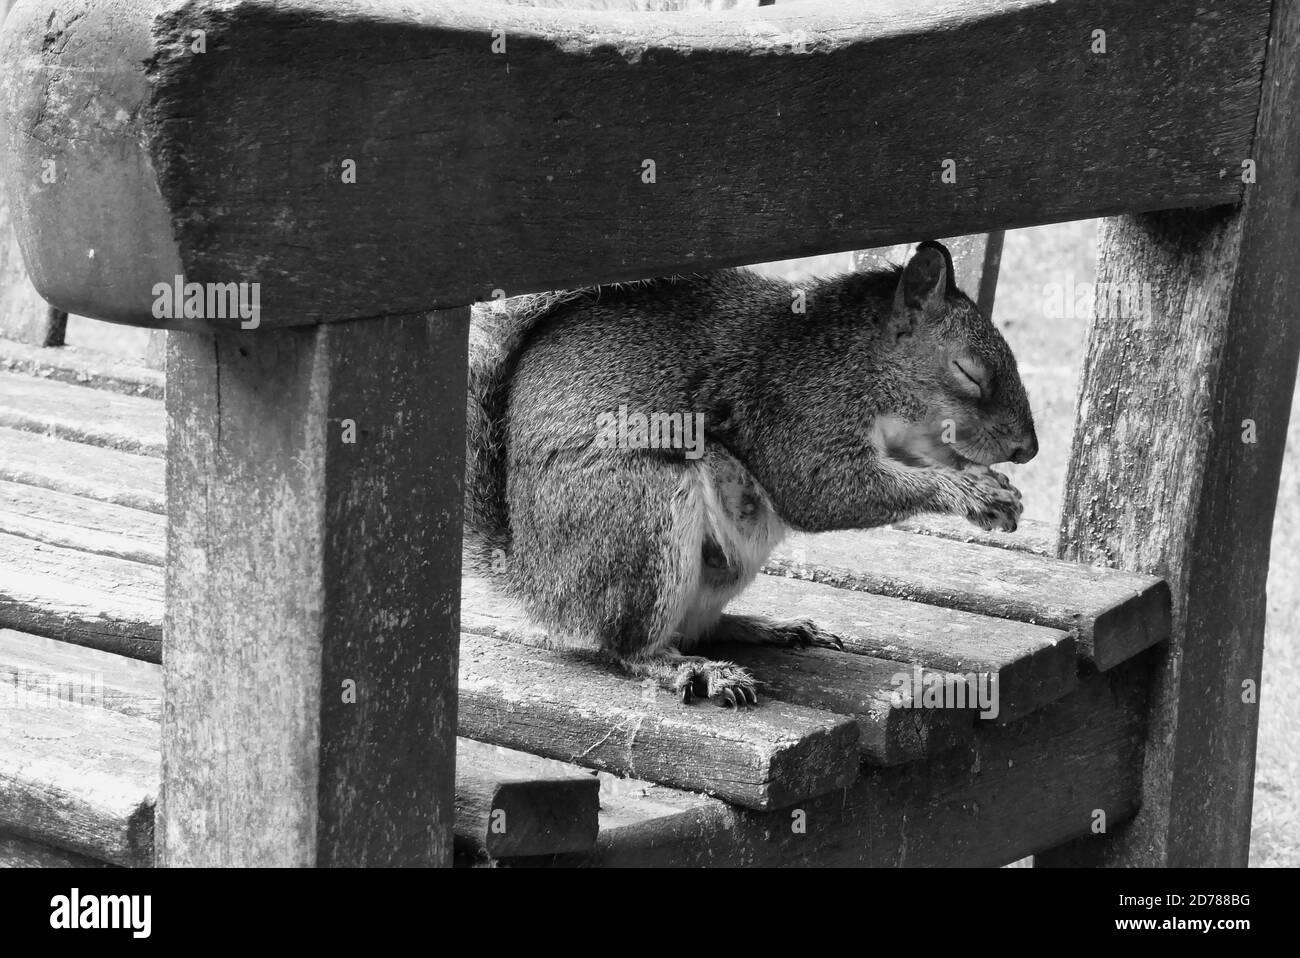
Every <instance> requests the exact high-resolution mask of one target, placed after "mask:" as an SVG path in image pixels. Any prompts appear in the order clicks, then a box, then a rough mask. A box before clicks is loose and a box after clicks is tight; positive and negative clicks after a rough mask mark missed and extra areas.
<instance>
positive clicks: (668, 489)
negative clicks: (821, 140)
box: [464, 241, 1038, 706]
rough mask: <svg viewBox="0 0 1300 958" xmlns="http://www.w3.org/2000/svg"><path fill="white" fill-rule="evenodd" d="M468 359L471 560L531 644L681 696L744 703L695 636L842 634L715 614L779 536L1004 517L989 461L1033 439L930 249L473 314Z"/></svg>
mask: <svg viewBox="0 0 1300 958" xmlns="http://www.w3.org/2000/svg"><path fill="white" fill-rule="evenodd" d="M801 298H802V302H803V309H804V311H803V313H802V314H800V313H799V312H798V311H797V310H796V309H795V308H794V305H795V304H796V303H797V302H798V301H799V300H800V299H801ZM469 352H470V356H469V359H470V363H469V389H468V392H469V395H468V413H467V456H466V488H465V553H464V559H465V563H466V567H467V569H468V570H471V571H472V572H474V573H477V574H481V575H485V576H486V577H488V578H490V580H491V581H492V583H493V585H494V586H495V587H496V588H497V589H498V590H499V591H500V592H501V593H503V594H504V596H505V597H507V598H509V599H512V600H515V601H517V602H518V603H520V604H521V605H522V607H523V611H524V612H525V614H526V615H527V617H528V619H529V620H530V621H531V622H532V623H534V624H535V626H536V627H537V628H539V629H541V630H544V631H545V636H546V638H545V640H544V641H546V642H548V643H549V644H552V645H558V646H561V647H566V648H580V649H588V650H596V651H598V652H601V653H603V654H604V655H605V656H607V657H612V659H613V661H614V662H615V663H617V665H619V666H621V667H622V668H623V669H624V670H625V671H626V673H628V674H630V675H632V676H635V677H639V678H649V679H652V680H654V682H655V683H656V684H658V685H660V686H662V687H664V688H667V689H669V690H672V691H673V692H675V693H676V694H677V695H678V696H679V697H680V698H681V700H682V701H684V702H691V701H693V700H696V699H704V698H708V699H711V700H713V701H714V702H715V703H717V704H722V705H731V706H742V705H750V704H756V703H757V701H758V696H757V682H756V680H755V678H754V676H753V675H751V674H750V672H749V670H747V669H745V668H743V667H740V666H737V665H734V664H732V663H729V662H721V661H713V660H710V659H708V658H704V657H700V656H696V655H691V654H689V653H690V652H691V650H692V649H693V648H694V647H695V646H696V645H697V644H698V643H700V642H701V641H702V640H715V641H747V642H763V643H777V644H782V645H801V646H808V645H821V646H834V645H838V644H839V642H838V639H835V638H834V637H832V636H830V635H829V634H828V633H825V632H823V631H822V630H820V629H819V628H818V627H817V626H816V625H815V624H813V623H811V622H809V621H807V620H803V621H797V622H775V621H771V620H767V619H760V618H758V617H754V616H742V615H734V614H728V613H724V611H723V609H724V608H725V606H726V605H727V603H728V602H730V601H731V600H732V599H733V598H734V597H735V596H737V595H738V594H739V593H740V592H741V591H742V590H743V589H744V588H745V587H746V586H747V585H748V584H749V583H750V582H752V581H753V580H754V578H755V576H757V575H758V573H759V571H760V569H761V568H762V566H763V563H764V562H765V561H766V559H767V557H768V555H769V554H770V553H771V551H772V550H773V548H774V547H775V546H776V545H777V544H778V543H779V542H780V540H781V539H782V537H783V535H784V534H785V533H786V531H787V530H797V531H801V532H821V531H827V530H834V529H865V528H870V527H874V526H880V525H885V524H888V523H892V522H896V521H900V520H902V519H905V518H907V517H909V516H912V515H914V514H916V513H922V512H940V513H950V514H954V515H958V516H964V517H966V518H967V519H968V520H970V521H971V522H973V523H974V524H976V525H978V526H979V527H981V528H983V529H986V530H987V529H1000V530H1005V531H1014V530H1015V528H1016V522H1017V520H1018V518H1019V517H1020V514H1021V499H1020V493H1019V492H1018V491H1017V490H1016V489H1015V488H1014V487H1013V486H1012V485H1011V483H1010V482H1009V481H1008V479H1007V478H1006V477H1005V476H1004V475H1002V474H1001V473H998V472H995V471H993V470H992V469H990V468H988V467H989V466H991V465H992V464H994V463H999V462H1004V461H1008V460H1009V461H1012V462H1016V463H1023V462H1028V461H1029V460H1030V459H1032V458H1033V457H1034V455H1035V454H1036V453H1037V449H1038V441H1037V437H1036V435H1035V433H1034V422H1033V417H1032V415H1031V412H1030V408H1029V401H1028V398H1027V396H1026V394H1025V389H1024V386H1023V385H1022V383H1021V381H1020V375H1019V372H1018V370H1017V367H1016V361H1015V358H1014V356H1013V355H1012V353H1011V350H1010V348H1009V347H1008V346H1007V343H1006V341H1005V340H1004V339H1003V337H1002V335H1001V334H1000V333H999V332H998V330H997V328H996V327H995V326H994V325H993V323H992V322H991V321H990V320H989V318H988V317H987V316H985V315H984V314H983V313H981V312H980V310H979V309H978V307H977V306H976V305H975V303H973V302H972V301H971V299H970V298H969V297H968V296H966V295H965V294H964V293H962V292H961V291H960V290H958V288H957V284H956V281H955V277H954V275H953V265H952V257H951V255H950V254H949V252H948V250H947V249H946V248H945V247H944V246H943V245H942V244H940V243H937V242H934V241H926V242H924V243H921V244H920V245H919V247H918V248H917V250H916V252H915V254H914V255H913V256H912V257H911V259H910V260H909V261H908V262H907V264H906V266H904V267H899V266H892V267H889V268H887V269H882V270H872V271H866V272H857V273H849V274H846V275H841V276H837V277H833V278H827V279H822V280H818V281H814V282H811V283H809V284H805V285H800V286H797V285H794V284H791V283H787V282H783V281H780V280H776V279H770V278H765V277H763V276H760V275H759V274H757V273H754V272H752V271H749V270H744V269H729V270H721V271H718V272H710V273H698V274H692V275H685V276H673V277H667V278H663V279H655V280H646V281H640V282H634V283H625V284H614V285H606V286H601V287H597V288H589V289H581V290H572V291H565V292H559V293H545V294H538V295H530V296H522V297H516V298H514V299H510V300H500V301H497V302H494V303H492V304H479V305H478V306H476V307H475V309H474V310H473V315H472V321H471V328H470V349H469ZM679 423H680V424H681V426H680V427H679V426H678V424H679ZM647 424H649V425H650V427H651V428H649V429H647V428H646V426H647ZM696 424H702V426H703V428H702V430H701V432H702V435H694V436H692V435H691V434H692V433H693V432H694V430H693V429H692V428H691V427H692V426H693V425H696ZM654 427H657V428H654ZM647 433H648V435H647ZM665 433H667V436H665ZM656 440H657V441H656ZM665 440H668V441H665ZM701 440H702V442H701Z"/></svg>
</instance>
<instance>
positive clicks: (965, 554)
mask: <svg viewBox="0 0 1300 958" xmlns="http://www.w3.org/2000/svg"><path fill="white" fill-rule="evenodd" d="M768 570H769V571H771V572H774V573H776V574H778V575H791V576H796V577H799V578H809V579H813V580H814V581H817V582H825V583H828V584H830V585H834V586H836V587H838V588H842V589H861V590H863V591H867V592H873V593H876V594H879V595H892V596H897V597H900V598H906V599H909V600H912V601H915V602H924V603H927V604H930V605H936V606H943V607H945V608H953V609H962V610H965V611H969V612H976V613H979V614H981V615H988V616H995V617H999V618H1007V619H1016V620H1019V621H1022V622H1033V623H1036V624H1039V625H1045V626H1049V627H1051V628H1055V629H1062V630H1067V631H1073V632H1075V633H1076V634H1077V635H1078V641H1079V651H1080V653H1081V654H1082V655H1083V656H1084V657H1085V658H1087V659H1088V660H1089V661H1091V662H1093V663H1094V664H1095V665H1096V666H1097V667H1098V668H1100V669H1108V668H1111V667H1112V666H1114V665H1116V664H1117V663H1119V662H1123V661H1125V660H1126V659H1128V658H1131V657H1132V656H1134V655H1136V654H1137V653H1138V652H1140V651H1142V650H1143V649H1145V648H1148V647H1150V646H1152V645H1154V644H1156V643H1157V642H1162V641H1164V640H1165V639H1167V638H1168V636H1169V629H1170V615H1171V611H1170V599H1169V587H1168V585H1166V584H1165V582H1163V581H1162V580H1160V579H1157V578H1154V577H1153V576H1148V575H1141V574H1138V573H1132V572H1123V571H1119V570H1116V569H1108V568H1103V567H1100V566H1089V565H1081V564H1078V563H1073V562H1064V561H1061V560H1058V559H1050V558H1045V557H1042V556H1035V555H1031V554H1028V553H1024V552H1015V551H1012V550H1010V549H989V548H987V547H984V546H979V545H974V544H966V543H961V542H955V541H951V540H948V541H945V540H942V539H938V538H934V537H929V536H918V535H914V534H912V533H908V532H900V531H898V530H893V529H872V530H868V531H857V532H834V533H826V534H822V535H818V536H808V537H797V538H793V539H791V540H788V541H786V542H784V543H782V544H781V545H780V546H779V547H778V548H777V551H776V552H775V553H774V555H773V557H772V559H771V561H770V562H769V564H768Z"/></svg>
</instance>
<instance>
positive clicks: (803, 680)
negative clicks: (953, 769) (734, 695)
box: [699, 603, 978, 765]
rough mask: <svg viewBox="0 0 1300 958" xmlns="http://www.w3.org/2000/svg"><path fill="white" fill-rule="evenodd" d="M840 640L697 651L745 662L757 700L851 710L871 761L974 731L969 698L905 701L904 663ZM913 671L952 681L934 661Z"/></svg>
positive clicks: (950, 742)
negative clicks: (827, 644)
mask: <svg viewBox="0 0 1300 958" xmlns="http://www.w3.org/2000/svg"><path fill="white" fill-rule="evenodd" d="M810 604H811V603H810ZM846 647H847V648H848V649H849V651H846V652H840V651H837V650H833V649H821V648H810V649H785V648H773V647H770V646H768V647H763V646H757V645H752V644H742V643H728V642H719V643H714V644H712V645H707V646H701V647H700V649H699V652H700V653H701V654H704V655H708V656H711V657H714V658H718V659H721V660H723V661H724V662H735V663H737V664H738V665H743V666H745V667H746V668H748V669H750V670H751V671H752V672H753V673H754V675H755V676H756V677H757V678H758V681H759V692H760V697H761V700H762V701H764V702H766V701H768V700H771V699H776V700H779V701H782V702H790V703H793V704H795V705H805V706H807V707H809V708H815V709H825V710H826V711H828V712H837V713H839V714H841V715H852V716H853V717H854V718H855V719H857V722H858V729H859V732H860V737H859V739H858V748H859V749H861V751H862V757H863V759H864V760H865V761H867V762H869V763H871V764H873V765H898V764H901V763H903V762H911V761H914V760H916V759H921V758H924V757H925V756H927V755H933V754H935V753H937V752H942V751H944V750H946V749H950V748H952V747H954V745H956V744H957V743H959V742H963V741H966V740H967V739H969V738H970V737H971V735H973V734H974V725H975V716H976V715H977V714H978V712H977V710H975V708H974V705H973V704H968V703H967V702H965V701H963V703H962V704H961V705H960V706H953V707H951V708H949V707H946V706H945V707H942V708H922V707H920V706H919V704H918V705H917V706H916V707H912V706H911V705H909V704H907V703H905V702H904V700H903V699H902V698H900V697H899V694H898V693H899V689H900V688H901V686H902V685H903V683H904V681H905V680H906V681H907V683H908V687H909V688H910V683H911V678H910V677H911V674H912V663H910V662H902V661H892V660H890V659H885V658H876V657H874V656H870V655H861V654H855V653H857V652H858V650H857V649H856V648H853V647H852V646H848V645H847V644H846ZM917 666H918V668H919V667H920V665H919V663H917ZM921 675H922V676H924V677H925V678H927V679H930V680H935V681H943V680H945V679H947V680H948V681H950V682H956V681H960V678H959V677H958V676H953V675H950V674H948V673H944V672H936V671H935V670H934V669H921ZM963 694H965V693H963Z"/></svg>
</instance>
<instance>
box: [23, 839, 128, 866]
mask: <svg viewBox="0 0 1300 958" xmlns="http://www.w3.org/2000/svg"><path fill="white" fill-rule="evenodd" d="M108 867H109V865H108V863H107V862H99V861H95V859H93V858H87V857H86V856H85V855H78V854H76V853H75V852H69V851H64V850H63V849H62V848H55V847H54V846H53V845H45V844H42V843H41V842H35V841H32V840H31V839H28V838H22V837H20V836H18V835H5V834H0V868H108Z"/></svg>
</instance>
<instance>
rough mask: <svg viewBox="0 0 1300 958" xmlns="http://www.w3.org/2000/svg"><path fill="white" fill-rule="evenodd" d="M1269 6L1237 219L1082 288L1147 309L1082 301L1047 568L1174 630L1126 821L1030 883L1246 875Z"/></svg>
mask: <svg viewBox="0 0 1300 958" xmlns="http://www.w3.org/2000/svg"><path fill="white" fill-rule="evenodd" d="M1272 7H1273V26H1272V39H1271V41H1270V45H1269V54H1268V64H1267V68H1266V70H1265V79H1264V97H1263V101H1262V103H1261V106H1260V114H1259V132H1258V136H1257V138H1256V141H1255V145H1254V147H1253V148H1252V149H1251V150H1250V151H1249V152H1248V153H1243V154H1242V159H1245V158H1250V159H1251V160H1252V161H1253V162H1254V163H1255V165H1256V169H1257V171H1258V173H1257V179H1258V182H1257V183H1255V184H1253V185H1250V186H1248V187H1247V189H1246V197H1245V202H1244V205H1243V206H1242V207H1241V208H1240V209H1239V210H1214V211H1205V212H1202V213H1198V214H1181V215H1176V214H1162V215H1160V216H1148V217H1140V218H1133V219H1126V220H1113V221H1109V222H1107V223H1106V224H1105V226H1104V230H1103V233H1102V239H1101V255H1100V259H1099V262H1098V275H1097V280H1098V289H1099V290H1101V289H1110V290H1120V291H1130V292H1131V291H1142V290H1144V289H1145V290H1147V291H1148V292H1149V293H1150V296H1149V297H1148V298H1147V299H1146V300H1145V305H1144V306H1143V308H1141V309H1140V310H1139V311H1138V315H1137V316H1136V317H1134V316H1133V315H1132V314H1131V313H1129V314H1128V315H1125V312H1126V311H1125V310H1124V309H1122V306H1123V304H1122V303H1120V302H1117V301H1116V299H1115V298H1114V297H1100V296H1099V297H1098V300H1099V302H1100V303H1101V304H1102V306H1101V307H1100V308H1099V310H1098V313H1097V316H1096V318H1095V320H1094V322H1093V327H1092V330H1091V332H1090V334H1089V339H1088V346H1087V357H1086V360H1085V366H1084V376H1083V385H1082V388H1081V390H1080V393H1079V409H1078V419H1077V423H1076V427H1075V434H1074V447H1073V450H1072V452H1071V462H1070V470H1069V475H1068V478H1067V480H1066V483H1065V501H1064V504H1063V508H1062V519H1061V547H1062V553H1063V554H1064V555H1065V556H1067V557H1070V558H1078V559H1083V560H1085V561H1100V562H1107V563H1112V564H1115V565H1119V566H1122V567H1124V568H1126V569H1141V570H1143V571H1147V572H1152V573H1155V574H1158V575H1161V576H1164V577H1165V578H1166V579H1168V580H1169V583H1170V585H1171V586H1172V588H1173V595H1174V608H1175V619H1174V630H1173V635H1172V638H1171V640H1170V643H1169V645H1168V647H1167V649H1166V650H1164V653H1163V654H1162V655H1161V656H1160V657H1159V659H1158V661H1157V663H1156V666H1155V670H1154V672H1153V696H1152V733H1151V747H1150V748H1149V749H1148V751H1147V762H1146V772H1145V786H1144V789H1143V802H1142V814H1141V815H1140V816H1139V818H1138V819H1137V820H1136V821H1135V822H1134V823H1133V826H1132V827H1131V828H1129V829H1126V830H1124V831H1123V832H1120V833H1116V834H1114V835H1113V836H1112V841H1110V842H1107V843H1097V844H1094V845H1090V846H1088V848H1087V850H1085V851H1082V852H1081V851H1079V850H1078V849H1072V850H1071V851H1070V852H1069V853H1065V854H1062V855H1060V856H1049V857H1048V858H1046V859H1044V862H1043V863H1044V864H1052V863H1058V864H1076V863H1078V864H1090V863H1105V864H1118V865H1146V866H1173V867H1188V866H1215V867H1244V866H1245V865H1246V864H1247V860H1248V853H1249V845H1250V815H1251V796H1252V787H1253V783H1254V756H1255V741H1256V733H1257V723H1258V716H1259V713H1258V709H1259V705H1258V704H1257V702H1258V689H1259V682H1260V678H1261V666H1262V655H1263V644H1264V620H1265V614H1266V605H1267V603H1266V597H1265V592H1264V583H1265V580H1266V579H1267V578H1268V560H1269V543H1270V536H1271V530H1272V526H1273V514H1274V507H1275V504H1276V502H1277V491H1278V479H1279V475H1280V472H1281V466H1282V459H1283V455H1284V453H1285V447H1286V436H1287V421H1288V418H1289V416H1290V410H1291V399H1292V395H1293V392H1294V385H1295V372H1296V363H1297V358H1300V324H1297V323H1296V312H1295V311H1296V303H1297V302H1300V270H1297V269H1296V247H1297V244H1300V206H1298V205H1297V203H1296V201H1295V198H1296V196H1297V194H1298V193H1300V163H1297V157H1298V156H1300V117H1298V116H1297V113H1296V108H1295V107H1296V104H1297V103H1300V6H1297V5H1296V4H1295V3H1283V2H1277V3H1274V4H1273V5H1272ZM1238 165H1240V161H1238ZM1147 284H1149V285H1147ZM1135 319H1136V323H1135ZM1252 430H1253V434H1252ZM1252 439H1253V440H1254V441H1251V440H1252ZM1248 683H1253V687H1254V689H1255V690H1256V691H1255V695H1254V696H1251V695H1249V694H1248V693H1249V689H1250V686H1249V684H1248Z"/></svg>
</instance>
